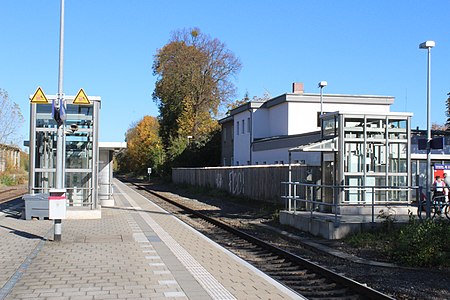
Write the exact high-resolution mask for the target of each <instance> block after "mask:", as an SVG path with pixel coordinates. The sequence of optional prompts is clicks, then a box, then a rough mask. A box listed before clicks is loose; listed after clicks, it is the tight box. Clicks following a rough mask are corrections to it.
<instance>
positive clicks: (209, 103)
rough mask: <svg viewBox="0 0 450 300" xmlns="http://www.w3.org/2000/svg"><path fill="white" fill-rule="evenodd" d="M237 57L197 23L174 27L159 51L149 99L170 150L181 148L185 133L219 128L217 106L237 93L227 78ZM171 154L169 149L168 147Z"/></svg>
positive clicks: (202, 135)
mask: <svg viewBox="0 0 450 300" xmlns="http://www.w3.org/2000/svg"><path fill="white" fill-rule="evenodd" d="M240 68H241V63H240V61H239V59H238V58H236V57H235V56H234V54H233V53H232V52H231V51H230V50H228V49H227V48H226V46H225V44H224V43H222V42H220V41H219V40H218V39H215V38H211V37H210V36H208V35H206V34H204V33H202V32H200V30H199V29H198V28H194V29H184V30H180V31H176V32H175V33H173V34H172V37H171V39H170V41H169V43H168V44H166V45H165V46H164V47H163V48H161V49H159V50H158V51H157V54H156V55H155V57H154V62H153V73H154V75H156V76H157V81H156V86H155V90H154V93H153V99H154V101H155V102H157V104H158V107H159V112H160V115H159V117H158V120H159V123H160V136H161V138H162V140H163V143H164V146H165V147H166V149H167V150H170V151H169V152H171V153H172V154H174V155H176V154H177V153H178V154H179V153H181V152H182V151H183V149H184V148H186V146H187V140H188V137H192V138H193V141H194V142H196V143H199V142H202V141H203V142H206V141H207V140H208V139H209V138H210V134H211V133H212V132H213V131H214V130H216V129H217V128H218V126H219V125H218V123H217V120H215V119H214V117H215V116H217V114H218V111H219V107H220V106H221V105H224V104H225V103H227V102H228V101H229V99H230V98H231V97H232V96H233V95H234V93H235V87H234V85H233V83H232V81H231V79H232V77H233V76H235V75H236V74H237V73H238V72H239V70H240ZM169 155H170V153H169Z"/></svg>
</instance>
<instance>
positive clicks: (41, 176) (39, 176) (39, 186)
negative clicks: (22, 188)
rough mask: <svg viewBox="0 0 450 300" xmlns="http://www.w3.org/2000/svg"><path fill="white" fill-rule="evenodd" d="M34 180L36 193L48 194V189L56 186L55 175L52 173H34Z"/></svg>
mask: <svg viewBox="0 0 450 300" xmlns="http://www.w3.org/2000/svg"><path fill="white" fill-rule="evenodd" d="M34 180H35V186H34V191H35V192H36V193H48V191H49V189H51V188H54V187H55V186H56V173H55V172H54V171H49V172H34Z"/></svg>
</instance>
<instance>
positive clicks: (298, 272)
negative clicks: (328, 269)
mask: <svg viewBox="0 0 450 300" xmlns="http://www.w3.org/2000/svg"><path fill="white" fill-rule="evenodd" d="M275 272H276V275H277V276H285V277H292V276H301V277H302V278H314V276H316V274H313V273H308V271H307V270H301V269H297V270H292V271H286V270H284V269H282V271H279V269H278V268H276V269H275Z"/></svg>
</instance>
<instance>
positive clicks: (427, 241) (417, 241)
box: [390, 219, 450, 267]
mask: <svg viewBox="0 0 450 300" xmlns="http://www.w3.org/2000/svg"><path fill="white" fill-rule="evenodd" d="M390 253H391V255H392V257H393V258H395V259H396V260H398V261H399V262H401V263H402V264H405V265H408V266H420V267H431V266H450V225H449V223H448V222H445V221H443V220H429V219H427V220H425V221H423V222H421V223H416V222H412V223H410V224H408V225H406V226H404V227H402V228H401V229H400V230H399V232H398V236H397V238H396V239H395V240H394V243H393V244H392V247H391V250H390Z"/></svg>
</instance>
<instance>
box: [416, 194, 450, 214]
mask: <svg viewBox="0 0 450 300" xmlns="http://www.w3.org/2000/svg"><path fill="white" fill-rule="evenodd" d="M422 214H423V215H424V216H425V217H426V214H427V200H426V199H422V200H420V201H419V204H418V206H417V216H418V217H419V219H421V220H422ZM444 214H445V216H446V217H447V219H449V220H450V203H449V202H447V201H446V196H445V195H443V196H437V197H434V198H433V199H432V200H431V203H430V218H431V219H434V218H435V217H436V215H438V216H439V217H443V216H444Z"/></svg>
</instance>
